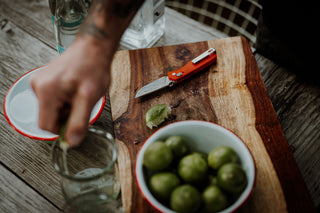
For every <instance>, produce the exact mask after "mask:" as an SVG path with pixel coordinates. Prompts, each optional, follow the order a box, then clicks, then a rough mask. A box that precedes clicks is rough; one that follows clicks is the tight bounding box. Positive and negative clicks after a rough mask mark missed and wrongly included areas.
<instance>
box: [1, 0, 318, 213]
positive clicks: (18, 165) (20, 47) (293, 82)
mask: <svg viewBox="0 0 320 213" xmlns="http://www.w3.org/2000/svg"><path fill="white" fill-rule="evenodd" d="M165 13H166V28H165V31H166V32H165V36H164V37H162V38H161V40H160V41H159V42H158V43H157V44H156V46H162V45H170V44H182V43H187V42H195V41H204V40H211V39H216V38H222V37H226V35H223V34H221V33H219V32H218V31H217V30H215V29H213V28H208V27H206V26H204V25H203V24H200V23H198V22H196V21H194V20H191V19H189V18H187V17H186V16H183V15H181V14H179V13H177V12H175V11H174V10H172V9H169V8H166V9H165ZM0 50H1V51H0V104H1V105H2V104H3V99H4V96H5V94H6V92H7V90H8V89H9V87H10V86H11V85H12V83H13V82H14V81H15V80H16V79H17V78H18V77H20V76H21V75H22V74H24V73H25V72H27V71H29V70H31V69H34V68H35V67H39V66H41V65H44V64H46V63H47V62H49V61H50V60H51V59H53V58H54V57H56V56H57V53H56V49H55V41H54V36H53V30H52V24H51V18H50V14H49V8H48V1H47V0H29V1H18V0H0ZM121 55H122V54H119V56H117V57H120V58H121ZM255 56H256V59H257V61H258V65H259V68H260V71H261V75H262V77H263V80H264V82H265V86H266V88H267V91H268V93H269V95H270V98H271V101H272V103H273V106H274V109H275V111H276V113H277V115H278V118H279V120H280V123H281V126H282V128H283V131H284V133H285V135H286V137H287V140H288V143H289V145H290V148H291V150H292V152H293V154H294V156H295V159H296V161H297V164H298V166H299V169H300V172H301V173H302V175H303V178H304V181H305V183H306V184H307V186H308V190H309V192H310V193H311V195H312V198H313V201H314V202H315V204H316V205H319V204H320V194H319V192H320V190H319V187H320V181H319V180H320V155H318V153H319V150H320V144H319V143H318V142H319V139H320V135H319V134H320V122H319V121H320V117H319V116H320V112H319V110H318V109H319V106H320V96H319V94H320V91H319V87H317V86H313V85H310V84H308V83H305V82H303V81H300V80H299V77H298V76H295V75H294V74H292V73H290V72H289V71H288V70H286V69H284V68H282V67H279V66H278V65H276V64H274V63H273V62H271V61H270V60H267V59H266V58H264V57H263V56H259V55H258V54H255ZM123 57H124V60H127V59H126V57H125V56H123ZM128 57H129V59H128V60H130V54H129V55H128ZM172 66H173V65H172ZM125 68H126V69H129V71H126V70H124V75H125V76H127V77H128V75H130V73H127V72H131V70H130V66H129V67H125ZM148 72H149V71H148V70H147V71H146V72H145V73H148ZM132 73H133V74H134V72H132ZM119 76H120V73H119ZM118 78H119V77H118ZM129 79H130V78H129ZM144 83H146V82H144ZM140 85H142V83H141V84H140ZM140 85H139V86H140ZM133 89H138V86H137V87H136V88H133ZM186 91H187V92H188V94H189V95H191V94H192V95H195V94H197V93H198V90H192V89H191V91H188V90H186ZM118 92H121V94H124V95H127V96H128V97H129V96H130V91H127V90H124V91H121V90H120V91H118ZM131 92H132V91H131ZM195 96H196V95H195ZM117 98H121V97H117ZM122 98H123V97H122ZM123 99H125V98H123ZM155 99H159V100H161V98H159V97H157V96H156V97H155ZM125 101H127V102H128V103H129V100H125ZM173 102H174V101H172V103H173ZM121 103H122V102H121ZM123 103H126V102H123ZM154 103H156V101H154ZM179 103H180V101H179V100H177V99H176V101H175V103H174V104H175V105H173V106H176V107H177V106H178V105H179ZM151 104H152V103H150V106H151ZM181 104H184V102H183V101H182V102H181V103H180V105H181ZM114 105H115V106H114V107H113V109H112V110H113V112H114V113H116V115H115V116H116V117H120V116H121V115H122V113H123V110H124V111H126V105H121V104H119V102H117V103H115V104H114ZM207 106H208V104H207ZM145 108H147V107H145ZM109 111H110V104H109V103H108V102H107V104H106V106H105V108H104V112H103V114H102V116H101V117H100V118H99V119H98V121H97V122H96V125H99V126H101V127H103V128H106V129H110V130H111V129H112V124H111V123H110V119H111V117H110V112H109ZM173 111H174V110H173ZM193 112H195V110H194V111H193ZM197 113H198V114H197V116H201V115H202V114H203V112H197ZM0 116H1V117H2V119H0V160H1V163H2V164H3V165H5V166H6V168H10V170H9V173H12V174H14V175H15V176H17V177H18V178H19V179H21V180H23V182H25V183H26V184H27V185H29V186H31V188H32V189H34V190H36V191H38V192H39V195H41V196H43V197H45V199H47V200H50V202H52V203H53V204H54V205H56V206H57V207H59V208H62V207H63V204H64V200H63V197H62V194H61V192H60V186H59V181H58V179H59V178H58V177H57V175H56V173H55V172H54V171H53V169H52V166H51V164H50V161H49V159H50V158H49V156H48V155H49V150H50V145H48V144H44V143H42V142H39V141H34V140H31V139H28V138H25V137H23V136H21V135H19V134H18V133H16V132H15V131H14V130H13V129H12V128H11V127H10V126H9V125H8V124H7V122H6V121H5V119H4V115H3V109H2V107H1V110H0ZM115 116H114V117H115ZM185 118H186V119H187V118H188V116H186V115H180V117H179V118H178V119H185ZM204 118H206V117H204ZM175 119H177V118H175ZM172 120H174V119H173V118H172ZM119 127H120V125H119V122H118V123H117V125H116V128H119ZM111 131H112V130H111ZM141 141H143V140H141ZM126 143H127V142H126V141H125V142H123V144H122V145H123V146H121V147H120V148H121V149H122V151H121V153H124V152H125V151H128V153H129V151H130V150H129V149H127V147H126ZM138 146H140V145H139V144H138ZM273 148H274V149H277V147H276V146H274V147H273ZM23 152H27V153H28V155H22V154H21V153H23ZM129 154H130V153H129ZM281 159H283V158H281ZM119 160H120V159H119ZM121 160H122V161H123V162H124V163H125V164H126V165H127V167H128V168H131V161H129V162H128V159H127V158H126V157H125V156H122V158H121ZM285 160H286V159H285ZM39 167H41V168H39ZM124 168H125V167H124ZM23 170H25V172H23V173H21V171H23ZM126 174H127V175H128V176H131V174H129V173H126ZM39 176H41V177H39ZM124 179H125V180H128V179H126V178H125V177H124ZM280 179H281V178H280ZM39 181H40V182H39ZM47 184H50V188H51V189H49V190H48V189H47V187H46V186H47ZM132 184H133V185H134V184H135V182H133V183H132ZM289 186H290V184H287V187H289ZM17 190H18V189H17ZM283 191H284V195H285V197H286V196H287V195H286V193H288V192H287V191H286V190H285V189H284V190H283ZM2 193H6V192H1V193H0V197H1V196H3V194H2ZM293 193H294V192H293ZM293 196H294V195H293ZM123 199H127V200H130V198H128V197H123ZM12 202H16V204H14V205H18V204H19V202H21V200H19V199H18V197H17V200H16V201H14V200H12ZM298 203H299V202H298ZM4 208H5V207H4ZM31 208H32V207H31ZM293 208H294V207H293ZM288 209H290V207H288ZM0 212H2V208H0ZM303 212H306V211H303Z"/></svg>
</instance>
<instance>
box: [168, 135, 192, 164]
mask: <svg viewBox="0 0 320 213" xmlns="http://www.w3.org/2000/svg"><path fill="white" fill-rule="evenodd" d="M165 143H166V145H167V146H168V147H169V148H170V149H171V150H172V152H173V155H174V156H175V158H176V159H179V158H181V157H183V156H185V155H186V154H187V153H188V152H189V146H188V144H187V142H186V140H185V139H184V138H183V137H181V136H170V137H169V138H167V140H166V141H165Z"/></svg>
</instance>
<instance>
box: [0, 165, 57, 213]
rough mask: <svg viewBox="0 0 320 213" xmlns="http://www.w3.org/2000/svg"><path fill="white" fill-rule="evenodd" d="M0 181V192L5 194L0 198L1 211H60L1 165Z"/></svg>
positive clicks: (4, 212)
mask: <svg viewBox="0 0 320 213" xmlns="http://www.w3.org/2000/svg"><path fill="white" fill-rule="evenodd" d="M21 172H25V171H23V170H22V171H21ZM0 183H1V186H0V194H1V195H5V196H1V198H0V210H1V212H3V213H6V212H8V213H9V212H48V213H49V212H61V211H59V210H58V209H57V208H56V207H55V206H54V205H52V204H51V203H50V202H49V201H47V200H45V199H44V198H43V197H42V196H41V195H39V194H38V193H37V192H35V191H34V190H33V189H32V188H30V187H29V186H28V185H26V184H25V183H24V182H22V181H21V180H20V179H18V178H17V177H16V176H15V175H13V174H12V173H10V172H9V171H8V170H7V168H5V167H3V166H2V165H0ZM17 200H19V202H17Z"/></svg>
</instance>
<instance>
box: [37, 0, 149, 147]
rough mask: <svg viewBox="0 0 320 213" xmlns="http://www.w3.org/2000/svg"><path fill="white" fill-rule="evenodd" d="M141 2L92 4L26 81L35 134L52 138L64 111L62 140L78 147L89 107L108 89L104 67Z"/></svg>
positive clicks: (107, 0) (113, 0)
mask: <svg viewBox="0 0 320 213" xmlns="http://www.w3.org/2000/svg"><path fill="white" fill-rule="evenodd" d="M143 1H144V0H95V1H93V4H92V5H91V8H90V10H89V13H88V16H87V17H86V19H85V20H84V23H83V24H82V25H81V27H80V29H79V32H78V34H77V38H76V41H75V42H74V43H73V44H72V45H71V46H70V47H69V48H68V49H67V50H66V51H65V52H64V53H63V54H62V55H61V56H60V57H58V58H57V59H55V60H53V61H52V62H50V63H49V64H48V65H47V66H46V67H44V68H43V70H41V71H40V72H38V73H36V74H35V75H33V76H32V77H31V86H32V88H33V90H34V92H35V94H36V96H37V97H38V100H39V127H40V128H41V129H44V130H48V131H50V132H53V133H58V132H59V128H60V125H61V124H60V122H61V119H62V120H65V119H66V118H63V117H64V116H65V114H66V109H67V114H68V115H69V116H68V122H67V127H66V133H65V139H66V141H67V143H69V145H70V146H76V145H78V144H79V143H80V142H81V140H82V139H83V137H84V136H85V134H86V131H87V127H88V123H89V118H90V114H91V111H92V108H93V107H94V105H95V104H96V102H97V101H98V100H99V99H100V98H101V97H102V96H103V95H104V94H105V92H107V90H108V88H109V84H110V66H111V63H112V58H113V55H114V53H115V51H116V50H117V47H118V44H119V41H120V39H121V36H122V34H123V32H124V31H125V29H126V28H127V27H128V25H129V24H130V22H131V20H132V18H133V17H134V15H135V13H136V12H137V10H138V9H139V7H140V6H141V5H142V3H143ZM68 110H70V111H68Z"/></svg>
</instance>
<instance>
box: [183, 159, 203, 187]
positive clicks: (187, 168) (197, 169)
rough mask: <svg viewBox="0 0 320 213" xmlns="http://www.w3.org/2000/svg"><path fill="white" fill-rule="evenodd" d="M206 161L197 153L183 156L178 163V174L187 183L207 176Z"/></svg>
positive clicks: (198, 180) (195, 181)
mask: <svg viewBox="0 0 320 213" xmlns="http://www.w3.org/2000/svg"><path fill="white" fill-rule="evenodd" d="M207 171H208V165H207V162H206V161H205V160H204V159H203V158H202V157H201V156H200V155H199V154H189V155H187V156H185V157H183V158H182V159H181V160H180V162H179V165H178V174H179V175H180V177H181V178H182V179H183V180H184V181H186V182H188V183H197V182H200V181H201V180H203V179H204V178H205V177H207V176H206V175H207Z"/></svg>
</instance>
